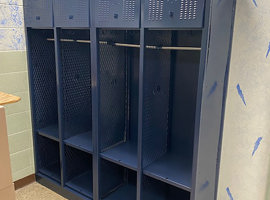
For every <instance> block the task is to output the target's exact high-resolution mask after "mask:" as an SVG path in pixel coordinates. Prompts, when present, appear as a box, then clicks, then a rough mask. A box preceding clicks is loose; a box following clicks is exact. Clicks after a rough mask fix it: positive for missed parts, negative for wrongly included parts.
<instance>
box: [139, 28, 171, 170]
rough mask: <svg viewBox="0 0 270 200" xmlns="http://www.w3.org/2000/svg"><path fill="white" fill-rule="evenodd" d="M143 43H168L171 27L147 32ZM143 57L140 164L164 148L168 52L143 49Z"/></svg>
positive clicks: (169, 55)
mask: <svg viewBox="0 0 270 200" xmlns="http://www.w3.org/2000/svg"><path fill="white" fill-rule="evenodd" d="M146 43H147V45H156V44H158V45H165V46H169V45H170V44H171V31H167V32H160V31H152V32H147V34H146ZM145 57H146V60H145V67H144V68H145V71H144V84H145V87H144V91H143V93H144V101H143V104H144V111H143V125H144V126H143V127H144V129H143V152H144V155H143V165H144V166H147V165H149V164H150V163H151V162H153V161H154V160H156V159H158V158H159V157H160V156H161V155H163V154H164V153H165V152H166V150H167V145H168V144H167V138H168V112H169V87H170V64H171V63H170V62H171V53H170V51H163V50H146V51H145Z"/></svg>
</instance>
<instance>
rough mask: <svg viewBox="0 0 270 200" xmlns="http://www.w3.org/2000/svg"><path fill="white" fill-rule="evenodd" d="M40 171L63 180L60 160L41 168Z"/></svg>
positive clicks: (57, 179) (56, 179) (58, 180)
mask: <svg viewBox="0 0 270 200" xmlns="http://www.w3.org/2000/svg"><path fill="white" fill-rule="evenodd" d="M39 172H40V173H41V174H43V175H46V176H48V177H49V178H52V179H53V180H55V181H57V182H60V181H61V170H60V164H59V163H58V162H56V163H53V164H50V165H48V166H46V167H43V168H41V169H39Z"/></svg>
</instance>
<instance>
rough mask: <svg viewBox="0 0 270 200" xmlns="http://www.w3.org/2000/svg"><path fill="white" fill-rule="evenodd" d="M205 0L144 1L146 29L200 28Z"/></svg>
mask: <svg viewBox="0 0 270 200" xmlns="http://www.w3.org/2000/svg"><path fill="white" fill-rule="evenodd" d="M204 4H205V0H145V5H144V27H146V28H202V27H203V17H204Z"/></svg>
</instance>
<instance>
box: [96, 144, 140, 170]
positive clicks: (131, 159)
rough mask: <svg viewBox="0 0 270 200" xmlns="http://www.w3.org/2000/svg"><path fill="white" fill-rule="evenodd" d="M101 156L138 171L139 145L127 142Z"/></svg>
mask: <svg viewBox="0 0 270 200" xmlns="http://www.w3.org/2000/svg"><path fill="white" fill-rule="evenodd" d="M101 156H102V157H103V158H104V159H106V160H109V161H111V162H114V163H116V164H119V165H122V166H124V167H127V168H129V169H132V170H136V169H137V165H138V163H137V144H133V143H131V142H125V143H122V144H120V145H118V146H116V147H113V148H111V149H110V150H108V151H105V152H103V153H101Z"/></svg>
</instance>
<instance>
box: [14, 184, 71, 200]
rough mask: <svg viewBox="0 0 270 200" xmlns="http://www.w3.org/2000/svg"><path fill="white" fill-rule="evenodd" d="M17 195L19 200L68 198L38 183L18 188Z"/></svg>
mask: <svg viewBox="0 0 270 200" xmlns="http://www.w3.org/2000/svg"><path fill="white" fill-rule="evenodd" d="M16 197H17V200H66V199H65V198H63V197H61V196H60V195H58V194H56V193H54V192H53V191H51V190H49V189H47V188H46V187H44V186H42V185H40V184H38V183H32V184H30V185H28V186H25V187H23V188H21V189H18V190H16Z"/></svg>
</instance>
